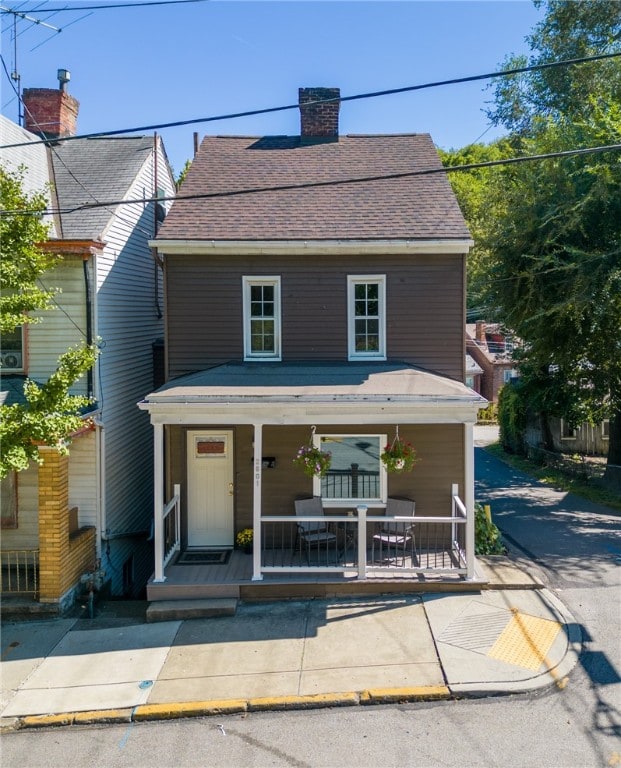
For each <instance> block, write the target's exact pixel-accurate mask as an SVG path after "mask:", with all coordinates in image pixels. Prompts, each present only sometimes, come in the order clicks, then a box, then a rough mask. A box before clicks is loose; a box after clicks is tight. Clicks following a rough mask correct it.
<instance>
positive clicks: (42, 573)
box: [39, 447, 96, 602]
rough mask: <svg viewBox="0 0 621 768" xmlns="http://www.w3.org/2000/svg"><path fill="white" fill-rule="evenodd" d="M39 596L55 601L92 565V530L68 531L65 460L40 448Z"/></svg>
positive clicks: (91, 568) (91, 567)
mask: <svg viewBox="0 0 621 768" xmlns="http://www.w3.org/2000/svg"><path fill="white" fill-rule="evenodd" d="M39 453H40V455H41V458H42V459H43V463H42V464H41V465H40V467H39V599H40V600H41V602H57V601H59V600H60V599H61V598H62V597H63V595H64V594H65V593H66V592H67V591H68V590H69V589H71V588H72V587H73V586H75V584H77V582H78V580H79V578H80V576H81V575H82V574H83V573H85V572H86V571H90V570H93V569H94V567H95V558H96V551H95V529H94V528H82V529H80V530H79V531H76V532H75V533H74V534H72V535H70V533H69V459H68V457H67V456H61V455H60V454H59V453H58V452H57V451H56V450H54V449H53V448H47V447H40V448H39Z"/></svg>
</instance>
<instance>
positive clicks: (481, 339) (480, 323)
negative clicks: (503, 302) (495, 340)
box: [474, 320, 487, 344]
mask: <svg viewBox="0 0 621 768" xmlns="http://www.w3.org/2000/svg"><path fill="white" fill-rule="evenodd" d="M485 330H486V327H485V320H477V324H476V332H475V336H474V338H475V341H477V342H478V343H479V344H487V337H486V335H485Z"/></svg>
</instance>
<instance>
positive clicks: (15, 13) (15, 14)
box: [0, 5, 66, 126]
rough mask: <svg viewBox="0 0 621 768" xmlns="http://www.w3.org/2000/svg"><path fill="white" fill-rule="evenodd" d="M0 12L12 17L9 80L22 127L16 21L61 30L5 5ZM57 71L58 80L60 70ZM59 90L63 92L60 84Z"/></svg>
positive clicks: (0, 7)
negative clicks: (11, 62) (11, 67)
mask: <svg viewBox="0 0 621 768" xmlns="http://www.w3.org/2000/svg"><path fill="white" fill-rule="evenodd" d="M0 11H1V12H2V13H10V14H12V15H13V25H12V26H13V69H12V70H11V80H12V81H13V89H14V91H15V95H16V96H17V124H18V125H22V126H23V124H24V114H23V112H22V78H21V75H20V74H19V70H18V68H17V19H18V18H19V19H21V20H22V21H29V22H30V23H31V24H34V25H36V26H39V27H45V28H46V29H51V30H53V31H54V32H62V29H60V28H59V27H55V26H53V25H52V24H48V23H47V22H45V21H43V20H42V19H37V18H35V17H34V16H30V15H29V14H27V13H22V12H21V11H16V10H14V9H13V8H7V6H6V5H0ZM58 71H59V80H60V70H58ZM65 85H66V84H65ZM61 88H62V89H63V90H64V86H63V85H62V83H61Z"/></svg>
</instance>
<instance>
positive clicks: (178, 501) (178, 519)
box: [173, 483, 181, 551]
mask: <svg viewBox="0 0 621 768" xmlns="http://www.w3.org/2000/svg"><path fill="white" fill-rule="evenodd" d="M173 493H174V494H175V499H176V502H175V549H176V550H177V551H179V550H180V549H181V486H180V485H179V483H175V484H174V485H173Z"/></svg>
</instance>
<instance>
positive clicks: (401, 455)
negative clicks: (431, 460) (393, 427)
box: [381, 433, 420, 472]
mask: <svg viewBox="0 0 621 768" xmlns="http://www.w3.org/2000/svg"><path fill="white" fill-rule="evenodd" d="M381 459H382V462H383V463H384V466H385V467H386V471H387V472H411V471H412V469H413V468H414V465H415V464H417V463H418V462H419V461H420V459H419V458H418V457H417V456H416V450H415V449H414V446H413V445H412V444H411V443H408V442H407V441H406V440H402V439H401V438H400V437H399V434H398V433H397V435H396V436H395V439H394V440H393V441H392V443H389V444H388V445H387V446H386V447H385V448H384V451H383V453H382V455H381Z"/></svg>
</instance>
